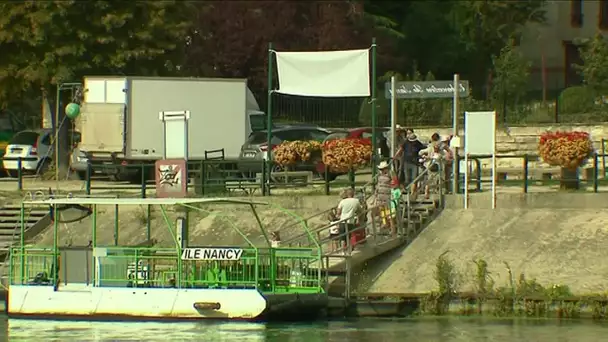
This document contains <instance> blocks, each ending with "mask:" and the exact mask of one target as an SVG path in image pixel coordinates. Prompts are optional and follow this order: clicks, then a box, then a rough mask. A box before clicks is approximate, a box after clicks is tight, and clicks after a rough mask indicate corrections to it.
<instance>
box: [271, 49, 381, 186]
mask: <svg viewBox="0 0 608 342" xmlns="http://www.w3.org/2000/svg"><path fill="white" fill-rule="evenodd" d="M376 48H377V46H376V38H372V45H371V46H370V50H371V56H370V60H371V62H370V63H371V79H370V83H371V84H370V86H371V91H370V96H371V99H370V103H371V105H372V106H371V107H372V108H371V109H372V177H375V176H376V173H377V171H378V170H377V168H376V165H377V163H378V161H379V158H378V146H377V145H378V142H377V138H376V137H377V134H378V130H377V126H378V118H377V115H376V87H377V80H376V78H377V75H376ZM274 53H275V50H274V48H273V44H272V43H268V99H267V104H268V105H267V109H266V115H267V118H266V119H267V126H268V127H267V132H268V136H267V141H268V148H269V149H270V142H271V141H272V93H273V92H274V91H275V89H273V88H274V84H273V83H274V82H273V80H274V78H273V76H272V74H273V73H274V58H276V56H275V55H274ZM266 163H267V165H268V167H266V170H267V172H268V175H267V176H266V182H267V183H268V184H266V186H265V187H264V194H265V195H270V180H271V175H272V153H271V150H269V151H268V153H267V155H266Z"/></svg>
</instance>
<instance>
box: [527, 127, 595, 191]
mask: <svg viewBox="0 0 608 342" xmlns="http://www.w3.org/2000/svg"><path fill="white" fill-rule="evenodd" d="M593 151H594V150H593V141H592V140H591V137H590V136H589V133H586V132H546V133H544V134H542V135H541V137H540V141H539V144H538V152H539V154H540V156H541V157H542V159H543V161H544V162H545V163H547V164H549V165H552V166H559V167H560V168H561V177H560V189H562V190H578V189H579V188H580V167H581V166H582V165H583V164H585V162H586V161H587V159H589V157H591V156H592V155H593Z"/></svg>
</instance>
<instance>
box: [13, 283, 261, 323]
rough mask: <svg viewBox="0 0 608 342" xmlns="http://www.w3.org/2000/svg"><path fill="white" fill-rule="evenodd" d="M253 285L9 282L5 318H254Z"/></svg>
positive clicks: (257, 302)
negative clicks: (116, 285) (191, 286)
mask: <svg viewBox="0 0 608 342" xmlns="http://www.w3.org/2000/svg"><path fill="white" fill-rule="evenodd" d="M266 307H267V303H266V299H265V298H264V297H263V296H262V295H261V294H260V293H259V292H258V291H257V290H255V289H171V288H112V287H88V286H82V287H80V288H76V287H74V288H72V289H67V288H66V289H59V290H57V291H55V289H54V288H53V287H52V286H20V285H11V287H10V288H9V291H8V303H7V313H8V315H9V317H13V318H17V317H23V318H25V317H31V318H53V319H58V318H62V317H63V318H70V319H74V318H78V319H121V320H123V319H137V320H142V319H150V320H172V319H173V320H175V319H255V318H257V317H259V316H261V315H262V313H263V312H264V311H265V310H266Z"/></svg>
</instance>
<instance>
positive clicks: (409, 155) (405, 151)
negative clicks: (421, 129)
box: [395, 128, 426, 194]
mask: <svg viewBox="0 0 608 342" xmlns="http://www.w3.org/2000/svg"><path fill="white" fill-rule="evenodd" d="M405 132H406V139H405V140H404V141H403V143H402V144H401V147H399V150H398V151H397V153H396V154H395V156H396V157H397V156H399V157H400V160H401V168H400V169H401V172H400V174H399V176H400V178H401V180H402V182H403V185H404V186H405V187H407V186H408V185H409V184H410V183H412V182H413V181H414V180H415V179H416V177H418V173H419V169H420V166H421V165H420V162H419V153H420V151H422V150H424V149H425V148H426V146H424V144H422V143H421V142H420V140H418V137H417V136H416V134H414V130H413V129H411V128H408V129H406V131H405ZM411 193H413V194H415V193H416V184H412V187H411Z"/></svg>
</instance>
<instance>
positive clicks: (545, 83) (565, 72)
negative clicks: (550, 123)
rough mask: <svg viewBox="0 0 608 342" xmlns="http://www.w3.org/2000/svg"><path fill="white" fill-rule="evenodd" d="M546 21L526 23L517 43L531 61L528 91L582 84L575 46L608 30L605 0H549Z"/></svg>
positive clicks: (579, 61) (578, 56) (607, 13)
mask: <svg viewBox="0 0 608 342" xmlns="http://www.w3.org/2000/svg"><path fill="white" fill-rule="evenodd" d="M546 11H547V15H546V17H547V21H546V23H544V24H529V25H528V26H527V27H526V28H525V30H524V35H523V37H522V39H521V42H520V49H521V51H522V52H523V54H524V55H525V56H526V57H528V58H529V59H530V60H531V62H532V72H531V75H530V78H531V80H530V90H542V89H545V90H549V91H552V90H560V89H564V88H566V87H569V86H573V85H578V84H580V83H581V81H582V80H581V77H580V75H579V74H578V72H577V70H576V69H575V68H574V67H573V66H572V65H573V64H581V63H582V61H581V59H580V54H579V51H578V45H580V44H581V43H583V42H585V41H586V40H587V39H590V38H592V37H593V36H594V35H595V34H596V33H597V32H603V33H608V0H561V1H560V0H550V1H548V2H547V5H546Z"/></svg>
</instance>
